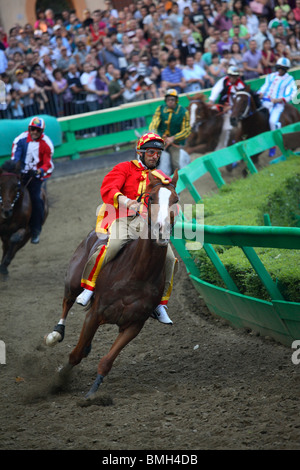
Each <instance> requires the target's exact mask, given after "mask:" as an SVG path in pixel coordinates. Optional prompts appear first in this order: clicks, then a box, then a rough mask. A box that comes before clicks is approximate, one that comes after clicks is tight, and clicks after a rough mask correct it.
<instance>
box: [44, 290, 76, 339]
mask: <svg viewBox="0 0 300 470" xmlns="http://www.w3.org/2000/svg"><path fill="white" fill-rule="evenodd" d="M73 304H74V300H73V299H70V298H67V297H64V299H63V309H62V310H63V311H62V317H61V319H60V320H59V322H58V323H57V325H55V327H54V328H53V331H52V332H51V333H49V334H48V335H46V336H45V343H46V345H47V346H55V345H56V344H57V343H61V342H62V341H63V339H64V336H65V323H66V319H67V316H68V313H69V311H70V309H71V307H72V305H73Z"/></svg>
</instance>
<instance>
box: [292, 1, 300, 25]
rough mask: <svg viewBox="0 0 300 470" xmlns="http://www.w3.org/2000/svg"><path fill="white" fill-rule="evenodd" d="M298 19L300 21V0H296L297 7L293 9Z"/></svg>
mask: <svg viewBox="0 0 300 470" xmlns="http://www.w3.org/2000/svg"><path fill="white" fill-rule="evenodd" d="M293 13H294V16H295V20H296V21H300V0H296V8H294V9H293Z"/></svg>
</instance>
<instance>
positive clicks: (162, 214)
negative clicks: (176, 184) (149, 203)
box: [157, 188, 171, 233]
mask: <svg viewBox="0 0 300 470" xmlns="http://www.w3.org/2000/svg"><path fill="white" fill-rule="evenodd" d="M170 196H171V192H170V191H169V190H168V189H167V188H161V189H160V190H159V193H158V203H159V211H158V216H157V222H158V223H159V224H160V226H161V228H162V232H163V233H165V229H166V223H167V224H168V226H169V223H170V221H169V201H170ZM168 226H167V227H168Z"/></svg>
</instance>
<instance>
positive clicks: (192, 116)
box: [190, 103, 197, 127]
mask: <svg viewBox="0 0 300 470" xmlns="http://www.w3.org/2000/svg"><path fill="white" fill-rule="evenodd" d="M196 109H197V104H196V103H192V104H191V107H190V126H191V127H193V125H194V124H195V123H196Z"/></svg>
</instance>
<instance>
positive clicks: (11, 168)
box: [1, 160, 20, 174]
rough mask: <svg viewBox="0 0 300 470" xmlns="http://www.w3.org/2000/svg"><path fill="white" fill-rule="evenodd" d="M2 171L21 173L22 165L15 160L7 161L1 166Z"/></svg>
mask: <svg viewBox="0 0 300 470" xmlns="http://www.w3.org/2000/svg"><path fill="white" fill-rule="evenodd" d="M1 169H2V170H3V171H7V173H16V174H19V173H20V165H18V163H16V162H15V161H13V160H7V161H6V162H4V163H3V165H2V166H1Z"/></svg>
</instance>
